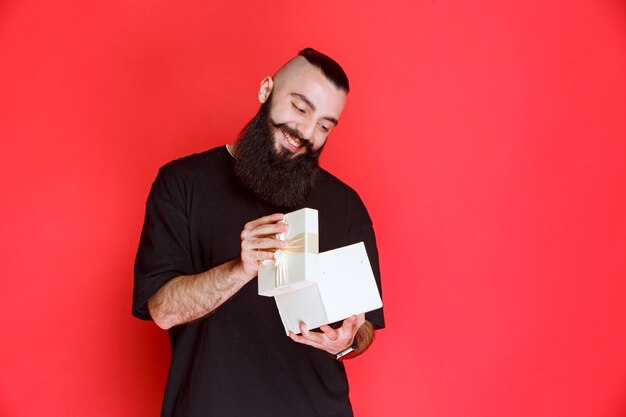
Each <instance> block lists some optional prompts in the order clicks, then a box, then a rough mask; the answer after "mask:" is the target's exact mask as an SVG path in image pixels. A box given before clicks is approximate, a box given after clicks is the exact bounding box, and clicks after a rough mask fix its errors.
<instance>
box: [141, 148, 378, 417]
mask: <svg viewBox="0 0 626 417" xmlns="http://www.w3.org/2000/svg"><path fill="white" fill-rule="evenodd" d="M233 163H234V159H233V158H232V156H231V155H230V154H229V153H228V151H227V149H226V147H219V148H214V149H212V150H210V151H207V152H204V153H201V154H196V155H191V156H189V157H186V158H182V159H179V160H176V161H173V162H171V163H169V164H167V165H165V166H164V167H162V168H161V169H160V171H159V174H158V176H157V178H156V180H155V181H154V184H153V185H152V189H151V191H150V196H149V197H148V202H147V204H146V218H145V222H144V227H143V231H142V234H141V241H140V244H139V250H138V253H137V259H136V261H135V287H134V294H133V315H135V316H136V317H138V318H141V319H145V320H148V319H150V313H149V312H148V308H147V302H148V299H149V298H150V297H151V296H152V295H154V293H156V292H157V291H158V290H159V288H161V286H163V285H164V284H165V283H166V282H167V281H169V280H170V279H172V278H175V277H177V276H180V275H190V274H197V273H200V272H203V271H206V270H208V269H210V268H212V267H215V266H217V265H220V264H222V263H224V262H226V261H228V260H231V259H235V258H237V257H238V256H239V253H240V245H241V240H240V233H241V230H242V229H243V226H244V225H245V223H247V222H249V221H251V220H254V219H257V218H259V217H262V216H265V215H268V214H271V213H274V212H277V211H279V210H277V209H276V208H275V207H272V206H271V205H268V204H265V203H262V202H260V201H259V200H258V199H257V198H255V197H254V196H253V195H252V194H251V193H250V192H248V191H247V190H246V189H245V188H243V187H242V186H241V185H240V184H239V183H238V181H237V179H236V178H235V176H234V172H233ZM305 207H310V208H314V209H317V210H318V211H319V213H318V222H319V249H320V251H321V252H323V251H327V250H331V249H335V248H338V247H341V246H345V245H348V244H352V243H356V242H360V241H364V242H365V245H366V248H367V252H368V255H369V258H370V262H371V264H372V269H373V270H374V275H375V277H376V281H377V284H378V288H379V290H380V288H381V287H380V273H379V267H378V255H377V251H376V242H375V238H374V232H373V229H372V222H371V220H370V218H369V215H368V214H367V210H366V209H365V206H364V205H363V203H362V202H361V200H360V198H359V197H358V195H357V194H356V193H355V192H354V191H353V190H352V189H351V188H350V187H348V186H347V185H345V184H343V183H342V182H341V181H339V180H338V179H337V178H335V177H333V176H332V175H330V174H329V173H328V172H326V171H322V172H321V173H320V175H319V181H318V184H317V186H316V188H315V190H314V192H313V194H312V195H311V198H310V199H309V201H308V202H307V204H306V205H305ZM366 318H367V320H369V321H370V322H372V323H373V324H374V326H375V327H376V328H381V327H384V318H383V311H382V309H380V310H376V311H373V312H370V313H368V314H367V315H366ZM169 335H170V341H171V344H172V357H171V366H170V371H169V375H168V379H167V386H166V390H165V397H164V400H163V410H162V416H186V417H191V416H219V417H228V416H268V417H280V416H289V417H293V416H298V417H307V416H324V417H330V416H352V409H351V406H350V400H349V398H348V382H347V379H346V374H345V370H344V366H343V364H341V363H340V362H337V361H336V360H335V359H334V357H333V356H331V355H329V354H328V353H326V352H324V351H321V350H318V349H315V348H312V347H309V346H306V345H301V344H299V343H296V342H293V341H292V340H291V339H289V338H288V337H287V336H286V335H285V331H284V328H283V325H282V323H281V320H280V316H279V314H278V309H277V307H276V303H275V301H274V299H273V298H272V297H263V296H260V295H258V294H257V281H256V280H252V281H250V282H249V283H248V284H246V285H245V286H244V287H243V288H242V289H241V290H240V291H239V292H238V293H237V294H235V295H234V296H233V297H232V298H230V299H229V300H228V301H226V302H225V303H224V304H223V305H221V306H220V307H219V308H217V309H216V310H215V311H214V312H212V313H211V314H209V315H208V316H207V317H205V318H203V319H201V320H197V321H194V322H192V323H187V324H184V325H180V326H175V327H173V328H171V329H170V330H169Z"/></svg>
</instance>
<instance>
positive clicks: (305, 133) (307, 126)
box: [296, 122, 315, 142]
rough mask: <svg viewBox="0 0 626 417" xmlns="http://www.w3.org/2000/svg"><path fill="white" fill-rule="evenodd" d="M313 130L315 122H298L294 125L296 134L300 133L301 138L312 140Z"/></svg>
mask: <svg viewBox="0 0 626 417" xmlns="http://www.w3.org/2000/svg"><path fill="white" fill-rule="evenodd" d="M314 131H315V123H313V122H310V123H309V122H306V123H299V124H298V125H297V126H296V132H298V135H300V137H301V138H303V139H306V140H308V141H311V142H312V141H313V132H314Z"/></svg>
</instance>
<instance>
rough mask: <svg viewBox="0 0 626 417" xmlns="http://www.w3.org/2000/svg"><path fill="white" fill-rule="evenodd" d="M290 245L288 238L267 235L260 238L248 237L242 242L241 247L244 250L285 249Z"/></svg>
mask: <svg viewBox="0 0 626 417" xmlns="http://www.w3.org/2000/svg"><path fill="white" fill-rule="evenodd" d="M288 245H289V243H288V242H287V241H286V240H280V239H274V238H271V237H265V238H258V239H246V240H244V241H242V242H241V249H242V250H244V251H245V250H257V249H261V250H264V249H285V248H286V247H287V246H288Z"/></svg>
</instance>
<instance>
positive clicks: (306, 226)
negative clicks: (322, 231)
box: [258, 208, 319, 297]
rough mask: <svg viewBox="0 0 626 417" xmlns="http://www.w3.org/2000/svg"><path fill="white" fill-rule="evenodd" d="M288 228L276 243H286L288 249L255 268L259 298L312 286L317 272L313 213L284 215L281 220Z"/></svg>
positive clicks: (280, 251)
mask: <svg viewBox="0 0 626 417" xmlns="http://www.w3.org/2000/svg"><path fill="white" fill-rule="evenodd" d="M283 221H284V222H285V223H287V224H288V225H289V230H288V231H287V233H281V234H280V235H278V236H277V238H278V239H281V240H287V241H288V242H289V246H288V247H287V248H286V249H283V250H277V251H276V252H275V259H273V260H266V261H263V262H262V263H261V265H259V274H258V281H259V282H258V285H259V294H260V295H264V296H268V297H273V296H275V295H279V294H284V293H287V292H290V291H294V290H298V289H301V288H304V287H308V286H311V285H314V284H315V282H317V278H318V276H319V272H318V263H319V258H318V252H319V250H318V242H319V240H318V231H317V210H314V209H309V208H304V209H301V210H297V211H294V212H291V213H288V214H285V218H284V219H283Z"/></svg>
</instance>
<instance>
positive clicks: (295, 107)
mask: <svg viewBox="0 0 626 417" xmlns="http://www.w3.org/2000/svg"><path fill="white" fill-rule="evenodd" d="M291 105H292V106H293V108H294V109H296V111H297V112H298V113H304V109H302V108H300V107H298V106H296V105H295V104H294V103H291Z"/></svg>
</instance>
